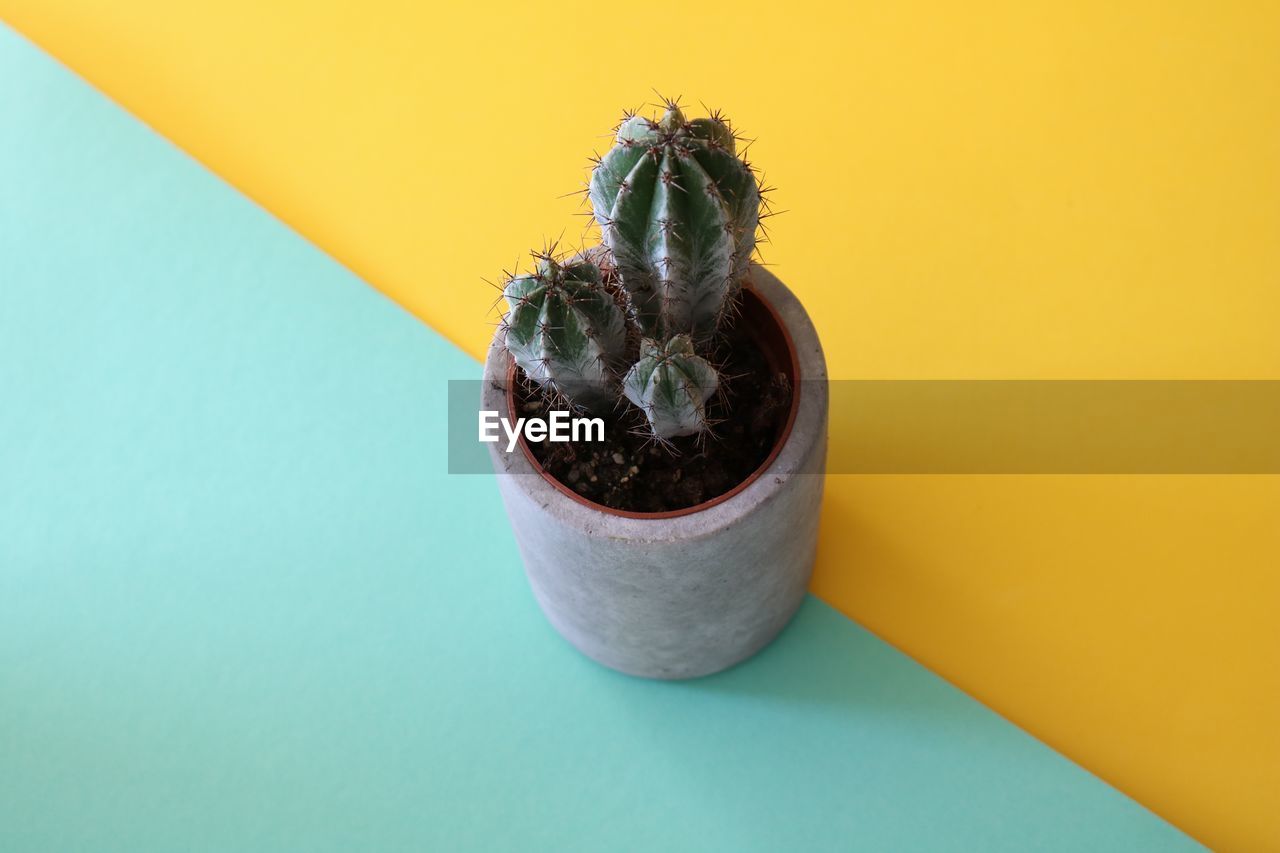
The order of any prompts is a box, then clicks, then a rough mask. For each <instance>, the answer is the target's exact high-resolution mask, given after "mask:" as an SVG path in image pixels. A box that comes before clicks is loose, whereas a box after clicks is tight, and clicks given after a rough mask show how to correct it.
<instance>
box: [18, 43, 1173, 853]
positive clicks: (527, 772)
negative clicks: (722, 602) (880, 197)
mask: <svg viewBox="0 0 1280 853" xmlns="http://www.w3.org/2000/svg"><path fill="white" fill-rule="evenodd" d="M0 103H3V104H4V105H5V108H4V109H3V110H2V111H0V138H3V139H5V140H6V142H5V148H4V149H3V152H2V156H0V185H3V186H4V187H5V188H6V191H5V192H4V194H3V195H0V282H2V284H3V286H2V287H0V395H2V397H3V400H4V405H3V407H2V408H0V435H2V436H4V441H3V442H0V472H2V473H3V476H2V477H0V685H3V696H4V699H3V701H0V755H2V756H3V761H0V847H3V848H4V849H6V850H36V849H93V850H129V851H138V850H146V849H157V850H170V849H179V848H188V847H191V846H195V847H199V848H203V849H255V850H265V849H306V850H323V849H335V850H337V849H352V848H360V849H376V850H389V849H449V850H458V849H555V850H570V849H583V850H600V849H619V848H621V847H627V848H646V849H708V848H723V849H732V850H757V849H758V850H776V849H805V850H823V849H831V850H837V849H840V850H843V849H849V847H850V846H851V845H857V846H865V847H867V848H871V849H925V848H927V849H931V850H941V849H955V850H974V849H983V850H1001V849H1007V850H1026V849H1060V850H1080V849H1090V850H1117V851H1120V850H1123V851H1132V850H1142V849H1150V850H1175V849H1193V848H1196V846H1197V845H1195V843H1194V842H1192V841H1191V840H1190V839H1189V838H1187V837H1186V836H1184V835H1182V834H1181V833H1180V832H1178V831H1177V830H1176V829H1174V828H1172V827H1171V826H1169V825H1168V824H1166V823H1164V822H1163V821H1161V820H1159V819H1158V818H1156V817H1155V816H1153V815H1152V814H1151V813H1149V812H1147V811H1146V810H1145V809H1144V808H1142V807H1141V806H1139V805H1138V804H1136V803H1135V802H1133V801H1132V800H1129V799H1128V798H1126V797H1124V796H1123V795H1121V794H1119V793H1118V792H1117V791H1115V790H1114V789H1112V788H1110V787H1109V786H1107V785H1106V784H1104V783H1102V782H1101V781H1099V780H1098V779H1096V778H1095V777H1093V776H1091V775H1090V774H1089V773H1087V772H1085V771H1084V770H1082V769H1080V768H1079V767H1077V766H1076V765H1074V764H1072V763H1071V762H1069V761H1067V760H1066V759H1064V758H1063V757H1061V756H1060V755H1058V754H1056V753H1055V752H1053V751H1052V750H1050V749H1048V748H1047V747H1045V746H1044V745H1042V744H1040V743H1039V742H1037V741H1036V740H1034V739H1033V738H1031V737H1029V736H1028V735H1026V734H1025V733H1023V732H1022V731H1020V730H1019V729H1017V728H1016V727H1015V726H1013V725H1011V724H1010V723H1008V722H1006V721H1004V720H1002V719H1001V718H1000V717H998V716H997V715H995V714H993V713H992V712H990V711H988V710H986V709H985V708H983V707H982V706H981V705H979V704H978V703H976V702H974V701H972V700H971V699H969V698H967V697H966V696H964V695H963V694H962V693H960V692H959V691H957V690H956V689H954V688H952V687H950V686H949V685H947V684H946V683H945V682H943V681H942V680H941V679H939V678H937V677H935V676H933V675H931V674H930V673H929V672H928V671H926V670H925V669H924V668H922V667H921V666H919V665H917V664H915V663H913V662H912V661H911V660H909V659H908V658H907V657H905V656H904V655H902V654H900V653H898V652H896V651H894V650H892V649H891V648H889V647H888V646H886V645H885V644H884V643H882V642H880V641H879V640H877V639H875V638H874V637H873V636H871V635H870V634H869V633H867V632H866V631H864V630H863V629H861V628H859V627H858V626H857V625H855V624H854V623H852V622H850V621H848V620H846V619H845V618H843V617H842V616H840V615H838V614H837V613H835V612H834V611H832V610H831V609H829V608H828V607H826V606H825V605H823V604H821V603H819V602H817V601H810V602H809V603H808V604H807V605H806V606H805V608H804V609H803V611H802V613H801V615H800V616H799V618H798V619H797V621H796V623H795V624H794V625H793V626H792V627H791V628H789V629H788V631H787V632H786V633H785V634H784V636H783V637H782V638H781V640H780V641H779V642H778V643H777V644H776V645H775V646H773V647H772V648H770V649H769V650H768V651H766V652H765V653H764V654H763V655H762V656H761V657H760V658H759V659H757V660H756V661H754V662H752V663H751V664H750V665H747V666H742V667H739V668H737V669H735V670H733V671H731V672H728V673H725V674H723V675H721V676H718V677H714V678H710V679H706V680H702V681H698V682H694V683H688V684H674V685H673V684H656V683H649V682H643V681H638V680H633V679H629V678H625V677H622V676H618V675H616V674H614V673H611V672H609V671H606V670H603V669H601V668H599V667H597V666H595V665H594V664H591V663H589V662H587V661H586V660H584V659H582V658H581V657H579V656H578V655H576V654H575V653H573V652H572V651H570V650H569V649H568V648H567V647H566V646H565V645H564V644H563V643H562V642H561V641H560V640H559V639H558V638H557V637H555V636H554V634H553V633H552V631H551V630H550V629H549V628H548V627H547V626H546V625H545V624H544V622H543V620H542V618H541V616H540V615H539V614H538V613H537V611H536V608H535V606H534V604H533V602H532V599H531V598H530V596H529V594H528V592H527V590H526V587H525V584H524V581H523V579H522V577H521V573H520V570H519V564H518V558H517V555H516V552H515V549H514V547H513V543H512V541H511V540H510V537H509V536H508V535H507V534H506V532H505V530H504V528H503V526H502V521H501V518H500V513H501V509H500V507H499V504H498V501H497V499H496V492H495V490H494V489H493V484H492V482H490V481H487V480H484V479H482V478H448V477H447V476H446V475H445V474H444V472H443V469H442V462H443V455H444V449H443V446H442V445H443V442H444V411H445V405H444V395H445V393H446V383H445V382H444V377H446V376H470V375H474V374H475V373H476V371H477V368H476V366H475V364H474V362H472V361H471V360H470V359H468V358H467V357H466V356H465V355H464V354H462V353H461V352H459V351H458V350H456V349H454V348H453V347H452V346H451V345H450V344H448V343H446V342H445V341H444V340H443V339H442V338H441V337H439V336H438V335H437V334H435V333H433V332H431V331H430V330H428V329H425V328H424V327H423V326H421V325H420V324H418V323H417V322H415V321H414V320H413V319H412V318H411V317H409V316H408V315H407V314H404V313H403V312H401V311H400V310H399V309H398V308H396V307H395V306H393V305H392V304H391V303H390V302H388V301H386V300H384V299H381V298H379V297H378V296H376V295H375V294H374V293H373V292H372V291H370V290H368V289H367V288H365V287H364V286H363V285H362V284H361V283H360V282H359V281H358V280H357V279H355V278H354V277H353V276H352V275H350V274H349V273H347V272H346V271H344V270H343V269H342V268H340V267H339V266H338V265H337V264H335V263H334V262H332V261H331V260H329V259H328V258H327V257H325V256H324V255H323V254H321V253H320V252H319V251H317V250H316V249H314V248H313V247H311V246H310V245H309V244H307V243H306V242H305V241H303V240H302V239H300V238H298V237H297V236H296V235H294V234H293V233H292V232H290V231H289V230H288V229H286V228H284V227H283V226H281V225H280V224H279V223H278V222H277V221H275V220H274V219H273V218H272V217H270V216H269V215H267V214H266V213H265V212H263V211H262V210H261V209H259V208H257V207H255V206H254V205H252V204H250V203H248V202H247V201H246V200H245V199H244V198H242V197H241V196H239V195H238V194H237V193H236V192H234V191H233V190H231V189H230V188H228V187H227V186H226V185H224V184H223V183H221V182H220V181H218V180H217V179H216V178H214V177H213V176H211V175H210V174H209V173H208V172H206V171H204V170H203V169H202V168H200V167H199V166H198V165H196V164H195V163H193V162H192V161H191V160H189V159H188V158H187V157H186V156H184V155H183V154H181V153H179V152H178V151H177V150H175V149H174V148H172V147H171V146H169V145H168V144H166V143H165V142H163V141H162V140H160V139H159V138H157V137H156V136H154V135H153V134H151V133H149V132H147V131H146V130H145V128H143V127H142V126H141V125H140V124H139V123H137V122H136V121H135V120H133V119H131V118H129V117H128V116H127V115H125V114H124V113H122V112H121V111H120V110H118V109H117V108H115V107H113V106H112V105H110V104H109V103H108V102H107V101H106V100H105V99H104V98H102V97H101V96H99V95H98V94H97V93H95V92H93V91H92V90H91V89H89V87H87V86H85V85H84V84H82V83H81V82H79V81H78V80H76V79H75V78H74V77H72V75H70V74H69V73H67V72H66V71H65V70H63V69H61V68H59V67H58V66H56V65H55V64H54V63H52V62H51V61H49V60H48V59H47V58H45V57H44V56H42V55H41V54H39V53H38V51H36V50H35V49H33V48H32V47H30V46H29V45H27V44H25V43H24V42H22V41H21V40H20V39H19V38H17V37H16V36H14V35H13V34H12V33H10V32H9V31H6V30H0Z"/></svg>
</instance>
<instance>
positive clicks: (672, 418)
mask: <svg viewBox="0 0 1280 853" xmlns="http://www.w3.org/2000/svg"><path fill="white" fill-rule="evenodd" d="M718 383H719V378H718V377H717V375H716V370H715V368H714V367H712V366H711V365H710V364H708V363H707V361H706V360H705V359H703V358H700V357H699V356H697V355H695V354H694V349H693V341H692V340H690V338H689V336H688V335H676V336H675V337H673V338H672V339H671V340H669V341H667V343H666V344H662V343H659V342H658V341H655V340H653V339H651V338H646V339H645V340H644V341H643V343H642V344H641V346H640V360H639V361H637V362H636V363H635V365H634V366H633V367H632V368H631V370H629V371H628V372H627V375H626V376H625V377H624V378H623V380H622V392H623V394H625V395H626V398H627V399H628V400H630V401H631V402H632V403H634V404H635V405H636V406H639V407H640V408H641V409H642V410H643V411H644V413H645V416H646V417H647V418H648V419H649V426H650V427H651V428H652V430H653V434H654V435H655V436H656V437H657V438H659V439H664V440H665V439H672V438H676V437H678V436H682V435H695V434H698V433H702V432H706V431H707V429H708V422H707V414H706V408H705V405H706V402H707V400H708V399H709V398H710V397H711V395H712V394H714V393H715V392H716V386H717V385H718Z"/></svg>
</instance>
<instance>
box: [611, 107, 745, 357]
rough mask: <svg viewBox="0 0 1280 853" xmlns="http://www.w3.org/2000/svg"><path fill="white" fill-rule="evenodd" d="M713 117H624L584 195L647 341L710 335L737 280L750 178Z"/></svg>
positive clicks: (673, 111) (699, 339) (671, 113)
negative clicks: (613, 141) (614, 139)
mask: <svg viewBox="0 0 1280 853" xmlns="http://www.w3.org/2000/svg"><path fill="white" fill-rule="evenodd" d="M735 147H736V146H735V140H734V136H733V133H732V131H730V129H729V127H728V125H727V124H726V123H725V122H724V121H723V120H722V119H720V118H719V117H718V116H712V117H710V118H700V119H694V120H693V121H689V120H687V119H686V118H685V117H684V114H683V113H682V112H681V111H680V108H679V107H678V106H677V105H676V104H675V103H668V104H667V110H666V112H665V113H664V114H663V116H662V118H661V119H658V120H657V121H654V120H651V119H647V118H642V117H640V116H629V117H628V118H626V119H625V120H624V121H623V122H622V124H621V125H620V126H619V127H618V131H617V139H616V142H615V144H614V146H613V147H612V148H611V149H610V150H609V152H608V153H607V154H605V156H604V157H603V158H601V160H600V162H599V164H598V165H597V167H596V168H595V170H594V171H593V173H592V175H591V184H590V187H589V193H588V194H589V196H590V199H591V206H592V210H593V212H594V214H595V218H596V221H597V222H598V223H599V224H600V227H601V233H602V236H603V239H604V242H605V244H606V245H607V246H608V247H609V249H610V251H611V252H612V253H613V258H614V263H615V265H616V267H617V271H618V277H619V280H620V281H621V284H622V286H623V287H624V288H625V289H626V291H627V292H628V294H630V297H631V312H632V315H633V316H634V318H635V320H636V322H637V323H638V324H639V326H640V329H641V331H642V332H643V333H644V334H645V335H646V336H647V337H650V338H653V339H656V340H667V339H668V338H670V337H672V336H674V335H680V334H688V335H690V336H691V337H692V338H693V340H694V342H695V343H697V344H703V343H705V342H706V341H707V339H708V338H710V337H711V336H712V335H713V334H714V333H715V331H716V329H717V327H718V326H719V324H720V321H721V320H722V318H723V317H724V316H725V314H726V312H727V310H728V308H729V306H730V305H731V304H732V299H733V297H734V295H735V294H736V293H737V290H738V288H739V287H740V286H741V282H742V280H743V278H744V277H745V276H746V275H747V268H748V265H749V263H750V259H751V253H752V250H753V249H754V248H755V233H756V225H757V224H758V222H759V210H760V190H759V186H758V185H757V183H756V179H755V175H754V173H753V172H752V171H751V169H750V167H749V166H747V164H746V163H744V162H743V161H742V160H740V159H738V157H737V156H736V153H735Z"/></svg>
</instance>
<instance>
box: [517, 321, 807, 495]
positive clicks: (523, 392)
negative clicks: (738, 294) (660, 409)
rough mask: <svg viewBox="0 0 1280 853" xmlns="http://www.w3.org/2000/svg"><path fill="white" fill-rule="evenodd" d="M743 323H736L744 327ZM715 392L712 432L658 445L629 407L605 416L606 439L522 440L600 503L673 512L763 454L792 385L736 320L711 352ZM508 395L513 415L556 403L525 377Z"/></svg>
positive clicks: (726, 487)
mask: <svg viewBox="0 0 1280 853" xmlns="http://www.w3.org/2000/svg"><path fill="white" fill-rule="evenodd" d="M748 325H749V324H740V326H748ZM713 358H714V361H715V363H716V364H717V365H719V367H720V388H721V393H719V394H717V395H716V396H715V397H713V398H712V399H711V400H709V401H708V405H707V415H708V418H709V419H710V421H711V423H712V424H714V427H713V432H712V434H710V435H704V436H701V437H694V436H688V437H684V438H678V439H675V440H674V441H672V442H671V443H670V445H669V446H663V445H661V444H659V443H657V442H656V441H654V439H653V438H652V436H650V435H649V434H648V433H647V431H646V429H645V424H644V417H643V415H642V414H641V413H640V412H639V411H638V410H637V409H635V408H634V407H631V406H627V407H626V408H625V409H624V410H620V411H619V412H617V413H615V414H613V415H612V416H609V417H606V418H605V441H603V442H573V443H561V442H557V443H552V442H549V441H540V442H528V443H527V446H528V448H529V450H530V452H531V453H532V455H533V457H534V458H535V459H536V460H537V461H538V462H539V464H541V466H542V468H543V470H544V471H546V472H547V473H548V474H550V475H551V476H552V477H554V478H555V479H556V480H558V481H559V482H560V483H561V484H563V485H565V486H567V487H568V488H569V489H571V490H573V491H574V492H576V493H577V494H578V495H581V496H582V497H583V498H586V499H587V500H589V501H592V502H594V503H598V504H604V505H605V506H608V507H611V508H613V509H616V510H622V511H624V512H640V513H648V512H673V511H677V510H682V509H686V508H688V507H691V506H696V505H697V504H700V503H704V502H706V501H709V500H713V499H715V498H717V497H720V496H721V495H723V494H725V493H726V492H729V491H730V490H732V489H733V488H734V487H736V486H737V485H738V484H740V483H742V482H743V481H744V480H746V479H747V478H748V477H750V476H751V475H752V474H753V473H754V472H755V471H756V470H757V469H759V468H760V466H761V465H762V464H763V463H764V462H765V460H766V459H768V458H769V455H770V454H771V453H772V452H773V450H774V448H775V447H776V446H777V444H778V442H779V440H780V439H781V437H782V433H783V431H784V430H785V428H786V425H787V420H788V417H789V416H790V412H791V408H792V406H791V404H792V397H793V395H794V390H795V389H794V387H793V383H792V381H791V378H790V376H789V371H786V370H784V369H779V366H778V365H777V364H776V360H771V359H770V358H769V357H768V356H767V354H766V353H765V352H764V351H763V350H762V349H761V347H760V346H759V344H758V343H757V341H756V339H755V338H754V337H752V335H751V334H750V332H749V331H748V330H747V329H744V328H740V327H735V328H734V329H733V330H731V331H730V332H729V333H728V334H726V335H725V336H724V338H723V340H721V341H720V343H719V346H718V347H717V348H716V352H715V353H714V355H713ZM513 390H514V396H515V401H514V402H515V406H516V410H517V412H518V413H519V415H521V416H524V417H531V416H532V417H545V416H546V413H547V411H548V410H549V409H551V408H555V407H556V404H553V403H551V402H549V401H548V400H547V399H546V398H545V397H544V395H543V394H542V393H541V392H540V391H538V390H537V389H536V388H533V387H530V385H529V383H527V382H525V381H520V382H517V383H516V385H515V388H514V389H513Z"/></svg>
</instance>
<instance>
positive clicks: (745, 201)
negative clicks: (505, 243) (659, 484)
mask: <svg viewBox="0 0 1280 853" xmlns="http://www.w3.org/2000/svg"><path fill="white" fill-rule="evenodd" d="M664 107H665V111H664V112H663V114H662V116H661V117H660V118H657V119H650V118H644V117H641V116H638V115H634V114H628V115H627V116H625V117H624V119H623V121H622V123H621V124H620V125H619V126H618V128H617V133H616V138H615V142H614V145H613V147H612V148H611V149H610V150H609V151H608V153H606V154H605V155H604V157H602V158H600V160H599V161H598V162H597V164H596V167H595V169H594V171H593V172H592V175H591V182H590V185H589V187H588V192H587V195H588V197H589V199H590V201H591V207H592V211H593V215H594V217H595V220H596V221H597V222H598V223H599V225H600V228H601V236H602V238H603V240H604V246H603V247H602V248H601V250H600V251H599V253H598V254H592V255H589V256H585V258H584V259H582V260H576V261H574V262H571V263H564V264H560V263H558V262H557V261H556V260H554V259H553V258H552V257H551V253H550V252H544V253H543V254H542V255H539V256H537V257H538V265H537V269H536V271H535V272H534V273H533V274H532V275H526V276H519V277H514V278H512V279H511V280H510V281H508V282H507V285H506V287H505V289H504V290H503V296H504V297H505V298H506V301H507V304H508V305H509V307H510V310H509V312H508V313H507V317H506V321H505V336H506V337H505V339H506V346H507V349H508V350H509V351H510V352H511V356H512V358H514V359H515V361H516V363H517V364H518V365H520V367H521V368H522V369H523V370H524V372H525V374H526V375H527V376H528V377H529V378H530V379H531V380H533V381H534V382H536V383H538V384H539V385H540V386H542V387H543V388H546V389H548V390H550V391H553V392H556V393H558V394H559V395H561V396H562V397H564V398H566V399H568V400H569V401H570V402H571V403H573V404H574V405H575V406H578V407H581V408H585V409H589V410H591V411H593V412H597V413H603V412H605V411H607V410H609V409H611V408H613V407H615V406H617V405H619V404H620V402H621V400H622V399H623V398H624V397H625V399H627V400H629V401H631V403H632V404H634V405H635V406H637V407H639V409H640V410H641V411H643V412H644V415H645V417H646V418H647V419H648V422H649V428H650V430H651V431H652V433H653V436H654V437H655V438H656V439H658V440H659V441H664V442H665V441H667V440H668V439H672V438H677V437H680V436H687V435H695V434H703V433H705V432H707V431H708V430H709V428H710V427H709V422H708V418H707V413H706V403H707V400H708V399H709V398H710V397H711V395H712V394H714V393H715V392H716V389H717V386H718V384H719V379H718V377H717V375H716V370H715V368H713V367H712V366H711V364H710V363H708V362H707V361H706V359H705V358H703V357H702V355H706V354H707V353H709V352H710V350H711V347H712V346H713V344H714V343H715V340H716V336H717V334H718V333H720V332H722V331H723V329H724V326H725V325H726V323H727V320H728V319H729V318H731V317H732V316H733V309H734V306H735V304H736V300H737V296H738V292H739V290H740V289H741V288H742V286H743V284H744V282H745V281H746V279H747V277H748V274H749V269H750V264H751V256H752V253H753V251H754V250H755V245H756V228H757V227H758V225H759V223H760V218H761V217H760V207H761V189H760V185H759V183H758V182H757V180H756V175H755V173H754V172H753V171H752V170H751V167H750V166H748V165H747V163H746V162H744V161H743V160H742V159H741V158H739V156H738V153H737V140H736V138H735V136H734V134H733V131H732V130H731V129H730V128H729V125H728V123H727V122H726V121H725V120H724V119H722V118H721V117H720V116H719V115H718V114H715V113H713V114H712V115H711V116H710V117H708V118H696V119H692V120H690V119H687V118H685V115H684V113H683V112H682V111H681V109H680V107H679V105H678V104H676V103H675V102H674V101H667V102H666V103H665V104H664ZM593 261H599V263H600V264H602V265H603V266H604V267H606V268H608V270H609V272H610V275H611V277H610V280H609V281H608V283H606V282H605V281H604V280H603V273H602V269H601V267H600V266H597V265H596V263H595V262H593ZM636 340H641V344H640V351H639V354H638V360H636V352H635V349H634V348H635V341H636ZM699 353H701V354H702V355H700V354H699ZM629 360H634V365H633V366H632V367H631V368H630V370H629V371H627V372H626V374H625V376H624V377H623V378H622V379H621V381H619V379H618V372H619V370H620V369H621V367H623V366H625V365H626V364H627V363H628V361H629Z"/></svg>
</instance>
